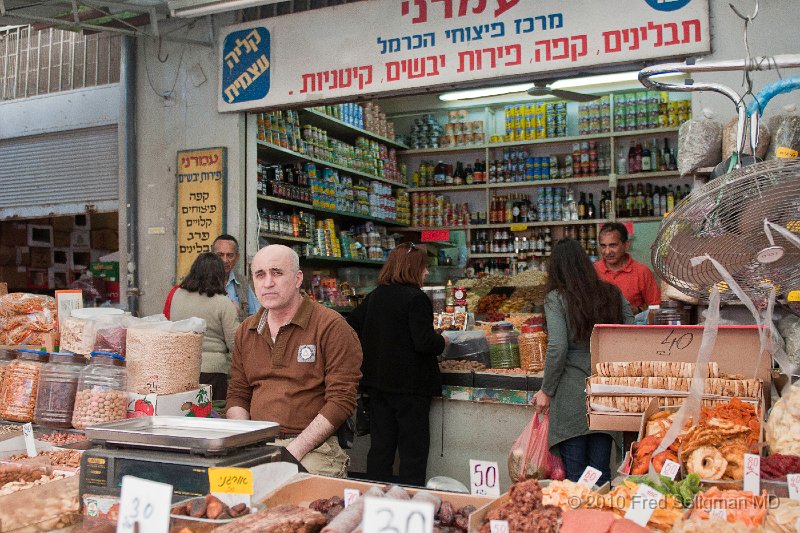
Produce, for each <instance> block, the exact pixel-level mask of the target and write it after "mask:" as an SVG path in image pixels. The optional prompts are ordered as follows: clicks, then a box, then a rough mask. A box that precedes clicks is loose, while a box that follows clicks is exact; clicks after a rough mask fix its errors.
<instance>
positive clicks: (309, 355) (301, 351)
mask: <svg viewBox="0 0 800 533" xmlns="http://www.w3.org/2000/svg"><path fill="white" fill-rule="evenodd" d="M316 360H317V346H316V345H314V344H303V345H302V346H300V347H299V348H298V349H297V362H298V363H313V362H314V361H316Z"/></svg>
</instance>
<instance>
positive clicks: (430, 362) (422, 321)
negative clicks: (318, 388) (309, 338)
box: [347, 243, 447, 486]
mask: <svg viewBox="0 0 800 533" xmlns="http://www.w3.org/2000/svg"><path fill="white" fill-rule="evenodd" d="M426 265H427V255H426V253H425V250H424V249H422V248H418V247H417V246H416V245H415V244H414V243H405V244H401V245H400V246H398V247H397V248H395V249H394V250H392V252H391V253H390V254H389V258H388V259H387V261H386V263H385V264H384V265H383V268H382V269H381V271H380V273H379V274H378V287H377V288H376V289H375V290H374V291H372V292H371V293H370V294H369V295H367V297H366V298H365V299H364V301H363V302H362V303H361V305H359V306H358V307H357V308H356V309H354V310H353V312H351V313H350V316H348V317H347V321H348V322H349V323H350V325H351V326H352V327H353V329H354V330H356V333H358V336H359V338H360V340H361V347H362V350H363V352H364V363H363V364H362V366H361V371H362V373H363V375H364V377H363V378H362V379H361V388H362V389H364V391H365V392H367V393H368V394H369V411H370V439H371V446H370V449H369V454H368V455H367V476H368V477H369V478H370V479H373V480H375V481H390V480H391V477H392V467H393V464H394V457H395V453H396V452H398V451H399V454H400V480H399V481H400V483H404V484H407V485H416V486H425V481H426V470H427V467H428V449H429V448H430V422H429V414H430V408H431V398H432V397H434V396H440V395H441V392H442V380H441V375H440V374H439V363H438V361H437V360H436V357H437V356H438V355H439V354H441V353H442V352H443V351H444V349H445V346H446V344H447V340H446V337H444V336H442V335H440V334H438V333H436V331H434V329H433V305H432V304H431V302H430V300H429V299H428V297H427V296H426V295H425V293H424V292H422V290H421V287H422V284H423V283H424V281H425V277H426V276H427V275H428V269H427V267H426Z"/></svg>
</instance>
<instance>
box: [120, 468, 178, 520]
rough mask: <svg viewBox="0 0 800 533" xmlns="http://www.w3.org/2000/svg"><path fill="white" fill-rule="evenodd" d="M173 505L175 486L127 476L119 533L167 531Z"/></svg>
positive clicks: (125, 477)
mask: <svg viewBox="0 0 800 533" xmlns="http://www.w3.org/2000/svg"><path fill="white" fill-rule="evenodd" d="M171 504H172V485H167V484H166V483H157V482H155V481H149V480H146V479H140V478H137V477H133V476H124V477H123V478H122V489H121V492H120V503H119V518H118V519H117V533H133V532H134V531H167V530H168V529H169V508H170V505H171Z"/></svg>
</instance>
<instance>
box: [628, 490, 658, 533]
mask: <svg viewBox="0 0 800 533" xmlns="http://www.w3.org/2000/svg"><path fill="white" fill-rule="evenodd" d="M663 497H664V495H663V494H661V493H660V492H658V491H657V490H656V489H654V488H653V487H648V486H647V485H644V484H642V485H639V488H638V489H637V490H636V493H635V494H634V495H633V497H632V498H631V506H630V507H629V508H628V511H627V512H626V513H625V518H627V519H628V520H632V521H634V522H636V523H637V524H639V525H640V526H642V527H645V526H647V522H649V521H650V516H652V514H653V511H655V510H656V508H657V507H658V506H659V504H660V502H661V499H662V498H663Z"/></svg>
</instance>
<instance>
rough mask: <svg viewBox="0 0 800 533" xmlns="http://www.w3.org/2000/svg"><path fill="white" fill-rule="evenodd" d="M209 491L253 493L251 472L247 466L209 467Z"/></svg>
mask: <svg viewBox="0 0 800 533" xmlns="http://www.w3.org/2000/svg"><path fill="white" fill-rule="evenodd" d="M208 486H209V488H210V489H211V490H210V492H216V493H223V494H253V472H252V471H251V470H250V469H249V468H209V469H208Z"/></svg>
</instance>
